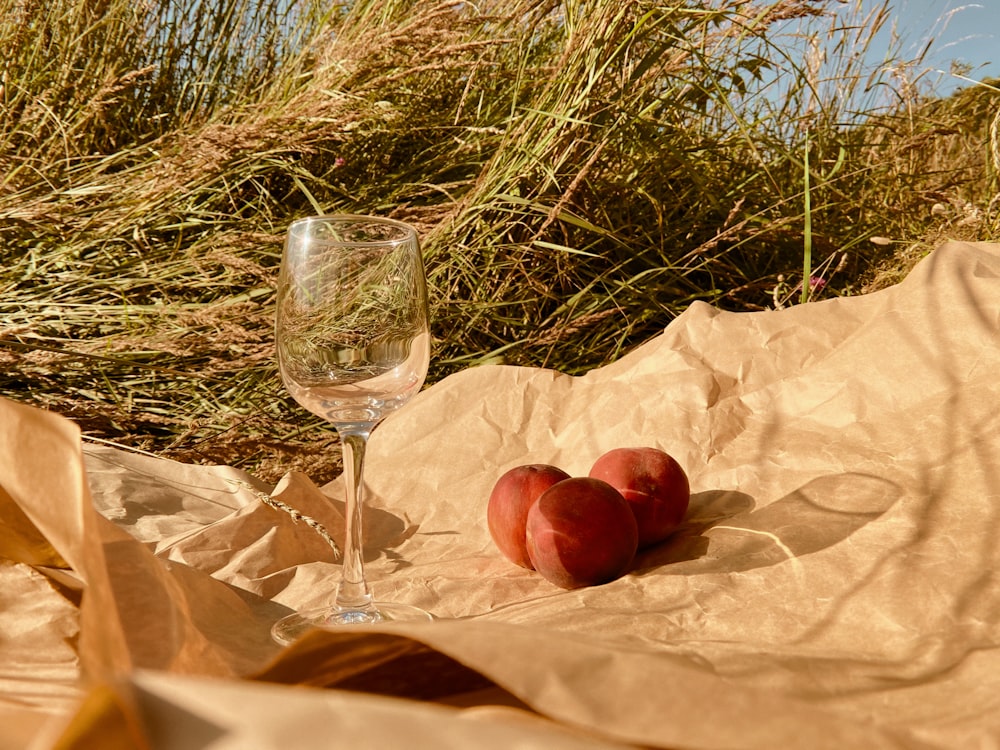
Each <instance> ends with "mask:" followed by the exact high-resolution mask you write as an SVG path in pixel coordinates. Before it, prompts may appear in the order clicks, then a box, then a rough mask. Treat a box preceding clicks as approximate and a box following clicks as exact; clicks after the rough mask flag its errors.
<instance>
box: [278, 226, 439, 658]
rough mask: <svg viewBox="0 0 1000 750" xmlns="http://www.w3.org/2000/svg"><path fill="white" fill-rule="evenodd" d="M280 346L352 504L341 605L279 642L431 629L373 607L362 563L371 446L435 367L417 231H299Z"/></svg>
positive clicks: (288, 383)
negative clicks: (346, 632) (382, 628)
mask: <svg viewBox="0 0 1000 750" xmlns="http://www.w3.org/2000/svg"><path fill="white" fill-rule="evenodd" d="M275 339H276V348H277V356H278V366H279V369H280V372H281V378H282V381H283V383H284V385H285V388H286V389H287V390H288V392H289V393H290V394H291V395H292V397H293V398H294V399H295V400H296V401H297V402H298V403H299V404H300V405H301V406H303V407H305V408H306V409H308V410H309V411H311V412H312V413H313V414H316V415H318V416H320V417H322V418H323V419H326V420H329V421H330V422H331V423H332V424H333V426H334V427H335V428H336V430H337V433H338V435H339V436H340V441H341V446H342V450H343V457H344V484H345V486H346V492H347V502H346V512H345V517H346V530H345V531H346V533H345V537H346V538H345V542H344V548H343V566H342V573H341V581H340V585H339V587H338V589H337V596H336V601H335V603H334V605H333V606H331V607H326V608H322V609H317V610H311V611H304V612H299V613H296V614H293V615H289V616H287V617H285V618H283V619H281V620H279V621H278V622H277V623H275V624H274V626H273V628H272V630H271V632H272V635H273V636H274V638H275V640H277V641H279V642H280V643H290V642H291V641H293V640H295V638H297V637H298V636H299V635H301V634H302V633H304V632H305V631H307V630H309V629H310V628H313V627H323V628H335V627H338V626H341V625H345V624H351V623H374V622H380V621H383V620H412V619H429V618H430V615H428V614H427V613H426V612H424V611H423V610H420V609H417V608H415V607H410V606H408V605H403V604H389V603H382V602H378V603H376V602H375V601H373V599H372V594H371V591H370V590H369V587H368V584H367V582H366V581H365V573H364V563H363V559H362V542H363V534H362V508H363V504H364V503H363V499H364V498H363V496H364V481H363V469H364V461H365V448H366V446H367V444H368V438H369V436H370V435H371V432H372V430H373V429H374V428H375V426H376V425H377V424H378V423H379V422H380V421H381V420H382V419H383V418H384V417H385V416H386V415H387V414H389V413H390V412H392V411H395V410H396V409H398V408H399V407H401V406H402V405H403V404H405V403H406V402H407V401H408V400H409V399H410V398H411V397H413V396H414V395H415V394H416V393H417V392H418V391H419V390H420V387H421V386H422V385H423V382H424V378H425V377H426V375H427V367H428V364H429V362H430V332H429V327H428V312H427V287H426V281H425V277H424V268H423V261H422V259H421V255H420V245H419V241H418V239H417V233H416V232H415V231H414V230H413V228H412V227H410V226H408V225H406V224H403V223H401V222H398V221H393V220H390V219H383V218H378V217H371V216H354V215H333V216H314V217H310V218H306V219H300V220H298V221H295V222H293V223H292V224H291V226H290V227H289V228H288V232H287V235H286V237H285V246H284V253H283V254H282V259H281V270H280V273H279V277H278V295H277V317H276V325H275Z"/></svg>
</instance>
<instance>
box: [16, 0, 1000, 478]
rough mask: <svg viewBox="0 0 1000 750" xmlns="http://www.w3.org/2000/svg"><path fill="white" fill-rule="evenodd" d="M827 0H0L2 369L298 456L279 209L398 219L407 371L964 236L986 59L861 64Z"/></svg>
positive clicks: (300, 459)
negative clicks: (411, 238)
mask: <svg viewBox="0 0 1000 750" xmlns="http://www.w3.org/2000/svg"><path fill="white" fill-rule="evenodd" d="M837 9H841V4H840V3H834V2H826V3H824V2H800V1H799V0H770V1H768V2H763V1H761V2H756V3H747V2H744V1H743V0H715V1H714V2H705V3H703V4H702V3H690V2H688V3H681V2H658V3H656V2H648V1H647V0H630V1H629V2H624V3H623V2H619V1H614V2H612V1H611V0H601V1H599V2H587V3H583V2H579V1H578V0H564V1H563V2H554V1H552V0H515V1H514V2H507V3H500V2H493V1H491V0H486V1H484V2H481V3H478V4H476V5H472V4H468V3H448V2H444V3H438V2H421V1H417V0H381V1H376V0H355V1H354V2H343V3H333V4H331V3H329V2H319V1H318V0H300V2H298V3H295V4H294V5H290V4H288V3H284V2H280V1H279V0H212V1H211V2H210V1H209V0H170V2H168V1H167V0H159V2H153V3H151V4H148V5H143V4H137V3H126V2H124V0H106V1H105V2H95V0H54V1H53V2H50V3H41V2H38V0H0V19H3V20H0V50H3V52H0V56H2V57H3V75H2V79H0V86H2V93H0V254H2V259H3V264H2V267H0V291H2V296H0V394H2V395H5V396H8V397H11V398H16V399H18V400H22V401H27V402H29V403H33V404H35V405H38V406H41V407H44V408H48V409H52V410H54V411H57V412H59V413H62V414H64V415H65V416H67V417H70V418H72V419H74V420H76V421H77V422H78V423H79V424H80V425H81V427H82V428H83V430H84V433H85V434H86V435H88V436H89V437H91V438H93V439H102V440H109V441H113V442H114V443H116V444H119V445H123V446H127V447H129V448H133V449H136V450H144V451H148V452H151V453H155V454H156V455H161V456H166V457H171V458H176V459H179V460H184V461H195V462H217V463H227V464H231V465H236V466H241V467H243V468H247V469H248V470H251V471H253V472H255V473H257V474H258V475H260V476H262V477H264V478H269V479H275V478H277V477H278V476H280V475H281V474H282V473H283V472H284V471H286V470H288V469H290V468H299V469H301V470H304V471H307V472H309V473H310V475H311V476H313V478H315V479H317V480H324V479H328V478H330V477H331V476H333V475H334V474H335V473H336V471H337V470H338V465H339V464H338V461H339V453H338V451H337V450H336V439H335V437H334V436H333V434H332V432H331V431H330V430H329V429H328V428H327V427H326V426H324V425H322V424H320V423H319V422H318V420H316V419H314V418H312V417H310V416H308V415H307V414H306V413H305V411H304V410H302V409H301V408H300V407H298V406H297V405H295V404H294V403H293V402H292V401H291V400H290V399H289V397H288V396H287V395H286V394H285V393H284V392H283V390H282V388H281V385H280V383H279V381H278V378H277V374H276V369H275V364H274V361H273V334H272V325H273V307H274V284H275V278H276V272H277V265H278V262H279V257H280V247H281V241H282V238H283V233H284V230H285V229H286V227H287V226H288V224H289V223H290V222H291V221H292V220H293V219H295V218H298V217H301V216H304V215H308V214H312V213H326V212H337V211H350V212H362V213H375V214H381V215H389V216H393V217H395V218H399V219H402V220H405V221H408V222H410V223H412V224H413V225H414V226H416V227H417V228H418V230H419V231H420V232H421V234H422V237H423V243H424V251H425V258H426V261H427V269H428V275H429V280H430V285H431V295H432V300H431V306H432V318H433V331H434V337H435V342H434V355H433V363H432V373H431V377H430V381H431V382H434V381H436V380H438V379H440V378H442V377H444V376H446V375H447V374H449V373H451V372H454V371H456V370H459V369H461V368H464V367H469V366H477V365H481V364H487V363H499V362H506V363H511V364H521V365H529V366H544V367H551V368H555V369H558V370H561V371H564V372H569V373H580V372H584V371H586V370H588V369H590V368H593V367H597V366H600V365H602V364H605V363H607V362H611V361H613V360H615V359H616V358H617V357H619V356H620V355H621V354H622V353H624V352H626V351H628V350H630V349H632V348H634V347H635V346H637V345H639V344H641V343H642V342H643V341H645V340H648V339H649V338H650V337H652V336H655V335H656V334H657V333H658V332H659V331H660V330H662V329H663V327H664V326H666V325H667V324H668V323H669V322H670V321H671V320H672V319H673V318H674V317H675V316H676V315H677V314H679V313H680V312H682V311H683V310H684V309H685V308H686V307H687V305H689V304H690V303H691V302H692V301H694V300H702V301H705V302H707V303H710V304H713V305H716V306H719V307H722V308H725V309H731V310H764V309H771V308H776V307H782V306H787V305H790V304H796V303H799V302H801V301H802V300H818V299H822V298H823V297H829V296H833V295H851V294H859V293H863V292H865V291H869V290H872V289H875V288H879V287H882V286H885V285H887V284H891V283H895V282H896V281H898V280H899V279H900V278H901V277H902V276H903V275H905V273H906V271H907V270H908V269H909V268H910V267H912V265H913V263H915V262H916V261H917V260H918V259H919V258H920V257H922V255H924V254H926V253H927V252H930V251H931V250H932V249H933V247H934V246H935V245H936V244H937V243H938V242H940V241H941V240H943V239H946V238H961V239H980V240H992V239H995V238H996V237H997V232H998V224H997V222H998V219H997V209H998V202H1000V198H998V196H1000V185H998V180H997V173H996V170H997V168H998V164H1000V155H998V154H997V151H998V149H1000V146H998V143H1000V139H998V136H997V127H998V125H997V123H998V119H997V118H998V117H1000V115H998V112H1000V106H998V103H1000V90H998V89H997V87H996V84H995V83H994V84H990V83H984V84H979V85H971V84H970V85H969V86H967V87H965V88H964V89H963V90H961V91H959V92H958V93H957V94H955V95H953V96H950V97H947V98H938V97H935V96H934V95H933V91H926V90H924V87H923V85H922V80H921V76H920V74H919V70H920V67H919V61H904V60H898V59H895V58H891V59H889V60H887V63H886V65H883V66H880V67H878V68H876V69H871V68H867V67H865V65H864V64H863V62H862V61H863V60H864V59H865V55H864V54H863V52H864V51H865V50H866V48H867V45H869V44H871V39H872V36H873V35H874V33H875V32H876V31H877V30H878V29H879V28H881V27H883V26H884V25H885V24H886V23H887V22H888V8H887V4H883V5H882V6H880V7H878V8H876V9H875V10H874V11H872V12H871V13H870V14H869V15H867V16H865V15H863V14H862V13H861V11H860V10H859V9H858V8H854V9H853V10H851V11H850V12H849V13H848V14H847V15H846V16H845V15H844V12H843V10H842V9H841V10H840V14H839V15H836V16H835V15H832V14H833V11H834V10H837ZM828 39H829V40H830V41H829V42H828V41H827V40H828ZM991 139H992V140H991ZM991 146H992V149H993V150H992V152H991ZM804 280H805V283H803V281H804Z"/></svg>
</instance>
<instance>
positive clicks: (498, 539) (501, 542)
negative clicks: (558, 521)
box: [486, 464, 569, 568]
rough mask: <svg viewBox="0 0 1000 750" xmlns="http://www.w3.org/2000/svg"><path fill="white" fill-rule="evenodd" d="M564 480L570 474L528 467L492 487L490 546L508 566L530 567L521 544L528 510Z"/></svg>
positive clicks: (488, 520)
mask: <svg viewBox="0 0 1000 750" xmlns="http://www.w3.org/2000/svg"><path fill="white" fill-rule="evenodd" d="M564 479H569V474H567V473H566V472H565V471H563V470H562V469H560V468H558V467H556V466H549V465H548V464H527V465H525V466H515V467H514V468H513V469H510V470H509V471H508V472H506V473H505V474H504V475H503V476H501V477H500V479H498V480H497V483H496V484H495V485H493V491H492V492H491V493H490V499H489V503H488V504H487V506H486V523H487V525H488V526H489V527H490V536H492V537H493V542H494V543H495V544H496V546H497V548H498V549H499V550H500V552H502V553H503V555H504V557H506V558H507V559H508V560H510V561H511V562H513V563H516V564H517V565H520V566H522V567H525V568H531V567H532V565H531V560H530V559H529V558H528V550H527V548H526V547H525V541H524V537H525V530H524V527H525V522H526V521H527V518H528V508H530V507H531V504H532V503H534V502H535V500H537V499H538V497H539V495H541V494H542V493H543V492H545V490H547V489H548V488H549V487H551V486H552V485H554V484H555V483H556V482H561V481H562V480H564Z"/></svg>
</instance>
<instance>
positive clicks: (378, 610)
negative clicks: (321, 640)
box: [271, 602, 434, 646]
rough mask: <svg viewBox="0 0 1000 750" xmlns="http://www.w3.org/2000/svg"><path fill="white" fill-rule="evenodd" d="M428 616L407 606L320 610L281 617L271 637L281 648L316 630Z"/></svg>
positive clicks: (380, 604)
mask: <svg viewBox="0 0 1000 750" xmlns="http://www.w3.org/2000/svg"><path fill="white" fill-rule="evenodd" d="M433 619H434V617H433V615H431V614H430V612H425V611H424V610H422V609H420V608H419V607H411V606H410V605H408V604H392V603H390V602H375V603H374V604H372V607H371V609H364V610H357V609H337V608H336V607H320V608H317V609H307V610H303V611H302V612H296V613H295V614H291V615H288V616H287V617H282V618H281V619H280V620H278V621H277V622H276V623H274V625H272V626H271V637H272V638H273V639H274V640H275V641H277V642H278V643H280V644H281V645H282V646H287V645H288V644H289V643H291V642H292V641H294V640H296V639H298V638H299V637H300V636H302V635H304V634H306V633H307V632H309V631H310V630H315V629H317V628H319V629H321V630H337V629H339V628H343V627H346V626H351V625H374V624H375V623H379V622H429V621H431V620H433Z"/></svg>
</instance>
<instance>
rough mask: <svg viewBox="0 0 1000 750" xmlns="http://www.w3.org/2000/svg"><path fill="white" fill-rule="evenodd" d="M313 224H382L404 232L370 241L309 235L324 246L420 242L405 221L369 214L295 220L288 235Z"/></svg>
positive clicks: (297, 232) (336, 215)
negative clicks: (399, 234)
mask: <svg viewBox="0 0 1000 750" xmlns="http://www.w3.org/2000/svg"><path fill="white" fill-rule="evenodd" d="M313 224H342V225H345V226H347V225H351V224H380V225H382V226H390V227H396V228H397V229H400V230H401V231H402V235H401V236H399V237H389V238H384V237H383V238H372V239H370V240H337V239H330V238H326V237H316V236H313V235H308V236H309V239H310V240H311V241H313V242H318V243H322V244H324V245H333V246H336V245H344V246H352V247H357V246H368V245H371V246H377V245H383V246H384V245H399V244H403V243H406V242H410V241H415V242H419V239H420V237H419V235H418V233H417V230H416V229H415V228H414V227H413V226H411V225H410V224H407V223H406V222H404V221H399V220H398V219H390V218H388V217H385V216H373V215H369V214H350V213H345V214H316V215H314V216H303V217H301V218H299V219H295V220H294V221H293V222H292V223H291V224H289V225H288V231H287V234H288V236H289V237H291V236H292V235H293V234H299V230H301V229H302V228H304V227H307V226H310V225H313Z"/></svg>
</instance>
